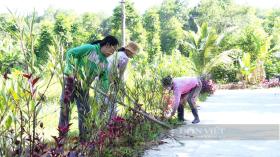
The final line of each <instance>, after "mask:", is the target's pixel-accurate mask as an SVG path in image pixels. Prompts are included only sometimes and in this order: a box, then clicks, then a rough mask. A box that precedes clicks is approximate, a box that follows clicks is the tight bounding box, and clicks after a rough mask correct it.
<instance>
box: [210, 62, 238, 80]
mask: <svg viewBox="0 0 280 157" xmlns="http://www.w3.org/2000/svg"><path fill="white" fill-rule="evenodd" d="M237 73H238V68H237V67H235V66H234V65H233V64H231V65H224V64H221V65H218V66H216V67H214V68H213V69H212V70H211V75H212V78H213V80H214V81H215V82H217V83H230V82H238V79H237V76H236V75H237Z"/></svg>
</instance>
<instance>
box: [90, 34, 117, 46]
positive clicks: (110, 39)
mask: <svg viewBox="0 0 280 157" xmlns="http://www.w3.org/2000/svg"><path fill="white" fill-rule="evenodd" d="M90 44H92V45H94V44H100V47H102V46H105V45H110V46H117V45H119V41H118V39H117V38H116V37H114V36H112V35H108V36H106V37H105V38H104V39H102V40H96V41H93V42H91V43H90Z"/></svg>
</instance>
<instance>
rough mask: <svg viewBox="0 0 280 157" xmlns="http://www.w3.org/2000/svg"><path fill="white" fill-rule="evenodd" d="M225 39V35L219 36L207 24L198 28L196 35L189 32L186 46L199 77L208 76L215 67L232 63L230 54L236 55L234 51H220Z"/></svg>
mask: <svg viewBox="0 0 280 157" xmlns="http://www.w3.org/2000/svg"><path fill="white" fill-rule="evenodd" d="M223 37H224V35H218V34H217V33H216V31H215V30H211V29H210V28H209V27H208V24H207V23H203V24H202V26H201V27H198V31H197V32H196V33H195V32H193V31H189V32H188V34H187V41H186V44H187V45H188V49H189V59H190V61H191V62H192V64H193V66H194V71H195V72H196V73H197V74H198V75H203V74H208V73H209V72H210V71H211V69H212V68H213V67H214V66H216V65H218V64H220V63H222V62H231V61H232V60H231V58H230V57H229V54H231V53H234V52H235V51H234V50H229V51H224V52H221V53H220V52H219V50H218V47H219V44H220V43H221V41H222V40H223Z"/></svg>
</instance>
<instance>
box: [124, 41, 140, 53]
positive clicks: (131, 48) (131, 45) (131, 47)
mask: <svg viewBox="0 0 280 157" xmlns="http://www.w3.org/2000/svg"><path fill="white" fill-rule="evenodd" d="M125 49H126V50H129V51H130V52H132V53H133V54H137V53H138V51H139V46H138V45H137V44H136V43H135V42H133V41H131V42H129V43H128V44H127V45H126V46H125Z"/></svg>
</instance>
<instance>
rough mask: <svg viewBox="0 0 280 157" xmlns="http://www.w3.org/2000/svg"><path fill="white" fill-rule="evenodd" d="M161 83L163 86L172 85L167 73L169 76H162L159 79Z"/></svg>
mask: <svg viewBox="0 0 280 157" xmlns="http://www.w3.org/2000/svg"><path fill="white" fill-rule="evenodd" d="M161 83H162V85H163V86H164V87H168V86H171V85H172V77H171V76H170V75H169V76H166V77H164V78H163V79H162V80H161Z"/></svg>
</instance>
